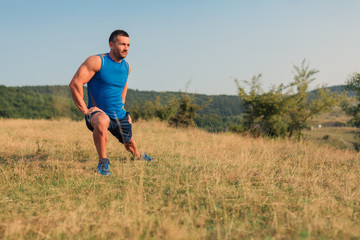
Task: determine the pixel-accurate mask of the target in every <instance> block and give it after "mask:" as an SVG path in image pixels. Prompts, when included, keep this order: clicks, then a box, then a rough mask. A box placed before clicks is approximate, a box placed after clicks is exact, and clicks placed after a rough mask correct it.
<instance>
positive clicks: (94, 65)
mask: <svg viewBox="0 0 360 240" xmlns="http://www.w3.org/2000/svg"><path fill="white" fill-rule="evenodd" d="M96 57H97V56H92V57H89V58H88V59H86V61H85V62H84V63H83V64H81V66H80V67H79V69H78V70H77V71H76V73H75V75H74V78H73V80H72V81H73V82H74V83H77V84H82V85H84V84H86V83H87V82H89V81H90V80H91V78H92V77H93V76H94V75H95V73H96V72H97V71H99V70H100V65H101V62H100V64H99V61H98V59H97V58H96Z"/></svg>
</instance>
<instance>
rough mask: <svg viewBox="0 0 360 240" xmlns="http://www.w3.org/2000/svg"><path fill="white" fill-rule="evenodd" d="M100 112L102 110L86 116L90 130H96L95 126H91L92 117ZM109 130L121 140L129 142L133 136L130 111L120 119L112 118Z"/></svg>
mask: <svg viewBox="0 0 360 240" xmlns="http://www.w3.org/2000/svg"><path fill="white" fill-rule="evenodd" d="M98 112H100V111H95V112H92V113H90V114H89V115H87V116H85V122H86V126H87V128H88V129H89V130H90V131H94V128H93V127H92V126H91V123H90V119H91V117H92V116H93V115H94V114H95V113H98ZM108 130H109V131H110V132H111V134H112V135H114V136H115V137H116V138H117V139H118V140H119V142H121V143H128V142H129V141H130V140H131V137H132V129H131V124H130V123H129V113H128V112H126V115H125V117H123V118H120V119H113V118H110V123H109V127H108Z"/></svg>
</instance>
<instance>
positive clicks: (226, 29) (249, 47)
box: [0, 0, 360, 95]
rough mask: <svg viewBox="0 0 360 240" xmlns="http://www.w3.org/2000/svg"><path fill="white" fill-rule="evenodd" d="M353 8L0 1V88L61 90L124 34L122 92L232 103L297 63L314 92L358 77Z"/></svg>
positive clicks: (306, 2) (281, 77) (332, 4)
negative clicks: (242, 87)
mask: <svg viewBox="0 0 360 240" xmlns="http://www.w3.org/2000/svg"><path fill="white" fill-rule="evenodd" d="M359 9H360V1H358V0H345V1H340V0H339V1H334V0H312V1H310V0H301V1H300V0H288V1H280V0H273V1H270V0H268V1H265V0H257V1H241V0H238V1H230V0H223V1H214V0H208V1H202V0H199V1H195V0H194V1H186V0H183V1H176V0H173V1H169V0H168V1H157V0H154V1H136V0H135V1H108V0H104V1H92V0H87V1H76V0H73V1H68V0H63V1H51V0H34V1H17V0H11V1H10V0H9V1H4V0H0V31H1V38H0V52H1V55H2V57H1V58H0V66H1V75H0V84H3V85H6V86H23V85H65V84H68V83H69V81H70V80H71V78H72V77H73V75H74V73H75V71H76V70H77V68H78V67H79V65H80V64H81V63H82V62H83V61H84V60H85V59H86V58H87V57H88V56H90V55H94V54H98V53H104V52H108V50H109V48H108V37H109V35H110V33H111V32H112V31H113V30H115V29H124V30H126V31H128V33H129V34H130V41H131V47H130V52H129V55H128V57H127V61H128V62H129V63H130V64H131V66H132V73H131V75H130V77H129V83H128V85H129V88H132V89H139V90H155V91H178V90H185V85H186V83H187V82H189V81H190V85H189V88H188V91H189V92H196V93H204V94H233V95H234V94H236V85H235V83H234V79H235V78H236V79H239V80H249V79H250V78H251V77H252V76H253V75H257V74H259V73H262V74H263V79H262V81H263V86H264V88H265V89H268V88H269V87H270V86H271V85H274V84H275V85H276V84H280V83H285V84H286V83H289V82H290V81H292V77H293V74H292V69H293V65H294V64H295V65H300V63H301V61H302V60H303V59H305V58H306V59H307V60H309V62H310V66H311V67H312V68H316V69H318V70H320V72H319V73H318V74H317V75H316V78H317V80H316V81H315V82H314V84H313V85H312V87H316V86H317V85H322V84H327V85H328V86H332V85H339V84H344V83H345V80H346V78H347V76H348V75H349V74H351V73H352V72H355V71H358V72H359V71H360V57H359V56H360V30H359V26H360V14H359Z"/></svg>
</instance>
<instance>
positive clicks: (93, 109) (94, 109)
mask: <svg viewBox="0 0 360 240" xmlns="http://www.w3.org/2000/svg"><path fill="white" fill-rule="evenodd" d="M96 111H100V112H104V111H103V110H101V109H100V108H98V107H92V108H90V109H88V111H87V112H86V113H85V116H88V115H89V114H91V113H93V112H96Z"/></svg>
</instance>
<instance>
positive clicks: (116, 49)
mask: <svg viewBox="0 0 360 240" xmlns="http://www.w3.org/2000/svg"><path fill="white" fill-rule="evenodd" d="M109 46H110V49H111V52H112V53H113V55H114V57H115V58H116V60H118V61H120V60H122V59H124V58H125V57H126V55H127V54H128V52H129V47H130V39H129V38H128V37H123V36H117V38H116V42H115V43H113V42H110V43H109Z"/></svg>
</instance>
